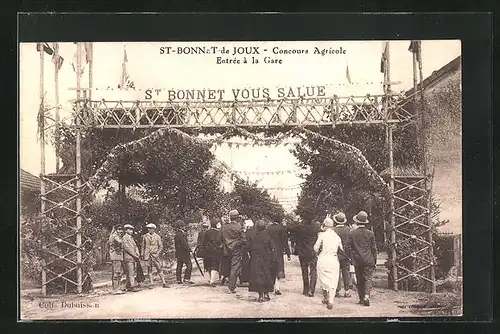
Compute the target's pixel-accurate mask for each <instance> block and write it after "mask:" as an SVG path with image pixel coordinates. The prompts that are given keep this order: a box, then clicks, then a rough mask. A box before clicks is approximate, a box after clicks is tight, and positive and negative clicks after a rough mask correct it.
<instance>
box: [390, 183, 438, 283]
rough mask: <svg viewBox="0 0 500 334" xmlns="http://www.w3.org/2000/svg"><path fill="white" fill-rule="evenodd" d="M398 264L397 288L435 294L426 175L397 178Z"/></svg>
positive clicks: (395, 187) (395, 215)
mask: <svg viewBox="0 0 500 334" xmlns="http://www.w3.org/2000/svg"><path fill="white" fill-rule="evenodd" d="M394 181H395V182H394V183H395V185H394V195H393V196H394V202H395V206H394V218H395V232H396V243H395V245H394V247H395V249H396V258H395V261H394V263H395V265H396V268H397V277H396V282H397V283H398V288H399V289H401V290H408V291H432V290H433V286H434V285H435V278H434V275H433V268H434V265H435V260H434V255H433V244H432V227H431V226H430V219H429V215H430V209H429V207H428V195H429V190H428V189H426V186H425V178H424V176H396V177H395V178H394Z"/></svg>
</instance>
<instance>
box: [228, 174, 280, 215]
mask: <svg viewBox="0 0 500 334" xmlns="http://www.w3.org/2000/svg"><path fill="white" fill-rule="evenodd" d="M230 198H231V201H230V203H231V204H232V206H233V207H234V208H236V209H238V210H239V212H240V214H244V215H246V216H248V217H250V218H251V219H253V220H258V219H264V220H267V221H278V222H281V221H282V220H283V218H284V217H285V210H284V209H283V207H282V206H281V204H279V203H278V202H277V201H275V200H273V199H271V196H269V193H268V192H267V190H265V189H260V188H258V187H257V185H256V184H252V183H249V182H247V181H243V180H237V181H236V182H235V184H234V189H233V191H232V192H231V194H230Z"/></svg>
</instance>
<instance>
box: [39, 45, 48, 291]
mask: <svg viewBox="0 0 500 334" xmlns="http://www.w3.org/2000/svg"><path fill="white" fill-rule="evenodd" d="M38 47H39V50H38V51H39V52H40V110H39V113H41V114H40V116H39V117H40V119H39V122H40V123H39V129H40V197H41V201H40V213H41V216H42V217H43V215H44V214H45V200H44V198H45V181H44V177H45V115H44V114H43V113H44V102H43V91H44V87H43V80H44V68H43V65H44V53H45V51H44V50H43V45H42V43H39V44H38ZM43 228H44V226H43V221H42V223H41V224H40V230H41V231H43ZM42 242H43V239H42ZM41 246H42V249H43V247H44V245H43V244H42V245H41ZM41 264H42V295H44V296H45V295H46V294H47V270H46V267H45V264H46V263H45V258H44V256H42V261H41Z"/></svg>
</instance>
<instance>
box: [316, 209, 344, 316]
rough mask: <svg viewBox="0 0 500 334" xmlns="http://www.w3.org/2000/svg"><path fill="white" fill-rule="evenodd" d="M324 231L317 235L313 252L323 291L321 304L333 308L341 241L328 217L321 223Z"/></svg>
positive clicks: (337, 281)
mask: <svg viewBox="0 0 500 334" xmlns="http://www.w3.org/2000/svg"><path fill="white" fill-rule="evenodd" d="M323 226H324V229H325V231H324V232H322V233H320V234H319V235H318V240H316V243H315V244H314V251H315V252H316V253H318V255H319V256H318V278H319V281H320V282H321V289H322V290H323V304H326V305H327V308H328V309H332V308H333V300H334V297H335V291H336V290H337V284H338V283H339V269H340V264H339V260H338V253H339V252H342V251H343V247H342V240H340V237H339V236H338V235H337V233H335V231H334V230H333V219H331V218H330V217H329V216H328V217H326V218H325V220H324V221H323Z"/></svg>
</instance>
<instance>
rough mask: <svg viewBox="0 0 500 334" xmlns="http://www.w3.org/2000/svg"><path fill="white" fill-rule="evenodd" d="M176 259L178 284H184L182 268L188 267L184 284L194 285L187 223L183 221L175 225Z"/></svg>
mask: <svg viewBox="0 0 500 334" xmlns="http://www.w3.org/2000/svg"><path fill="white" fill-rule="evenodd" d="M175 228H176V231H175V236H174V245H175V258H176V259H177V268H176V270H175V274H176V277H177V283H178V284H182V267H183V266H184V265H186V270H185V271H184V283H187V284H193V282H191V271H192V270H193V265H192V263H191V255H190V251H191V249H190V248H189V243H188V238H187V234H186V231H185V230H184V229H185V228H186V223H185V222H184V221H183V220H178V221H177V222H176V223H175Z"/></svg>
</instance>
